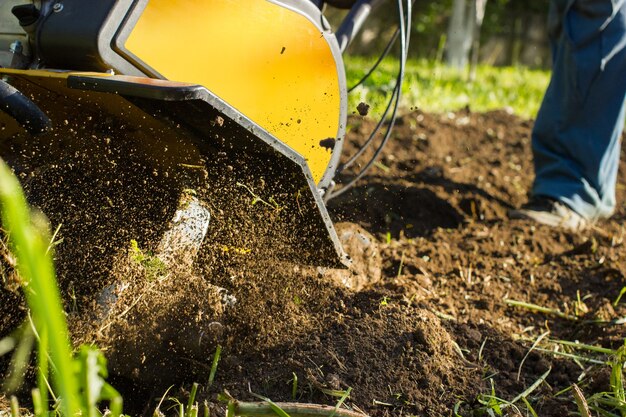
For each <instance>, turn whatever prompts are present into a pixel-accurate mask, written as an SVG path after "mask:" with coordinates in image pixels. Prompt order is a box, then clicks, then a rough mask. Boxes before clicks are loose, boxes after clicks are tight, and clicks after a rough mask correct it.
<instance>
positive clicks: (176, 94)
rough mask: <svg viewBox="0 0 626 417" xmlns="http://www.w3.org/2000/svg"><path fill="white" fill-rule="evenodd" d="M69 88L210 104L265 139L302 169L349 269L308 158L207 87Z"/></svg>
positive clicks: (127, 83)
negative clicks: (198, 101)
mask: <svg viewBox="0 0 626 417" xmlns="http://www.w3.org/2000/svg"><path fill="white" fill-rule="evenodd" d="M67 86H68V87H69V88H72V89H77V90H87V91H96V92H102V93H112V94H119V95H121V96H130V97H139V98H146V99H153V100H162V101H187V100H201V101H204V102H206V103H208V104H209V105H210V106H211V107H213V108H214V109H216V110H217V111H219V112H220V113H222V114H223V115H225V116H226V117H228V118H229V119H231V120H233V121H234V122H236V123H237V124H238V125H240V126H242V127H243V128H244V129H246V130H247V131H249V132H250V133H252V134H253V135H254V136H256V137H258V138H259V139H261V140H262V141H263V142H265V143H266V144H268V145H269V146H271V147H272V148H273V149H274V150H276V151H277V152H279V153H280V154H282V155H283V156H285V157H287V158H289V159H290V160H291V161H293V162H294V163H296V164H297V165H298V166H299V167H300V169H301V170H302V173H303V174H304V176H305V178H306V181H307V183H308V185H309V189H310V191H311V194H312V195H313V199H314V201H315V203H316V205H317V208H318V210H319V213H320V215H321V217H322V220H323V222H324V224H325V226H326V230H327V232H328V234H329V236H330V238H331V241H332V242H333V246H334V248H335V252H336V253H337V257H338V260H339V262H338V263H339V264H340V265H342V266H344V267H345V266H348V262H349V260H348V256H347V255H346V253H345V252H344V250H343V247H342V245H341V243H340V241H339V237H338V236H337V232H336V231H335V228H334V226H333V223H332V221H331V219H330V215H329V214H328V211H327V210H326V206H325V205H324V202H323V200H322V197H321V195H320V194H319V192H318V190H317V187H316V185H315V182H314V181H313V175H312V174H311V171H310V169H309V166H308V165H307V163H306V160H305V159H304V157H302V155H300V154H299V153H297V152H296V151H294V150H293V149H291V148H290V147H289V146H287V145H286V144H284V143H283V142H281V141H280V140H278V139H277V138H275V137H274V136H272V135H271V134H270V133H269V132H267V131H266V130H265V129H263V128H262V127H261V126H259V125H257V124H256V123H254V122H253V121H252V120H250V119H249V118H248V117H246V116H245V115H243V114H242V113H240V112H239V111H238V110H237V109H235V108H234V107H231V106H230V105H228V104H227V103H226V102H225V101H224V100H222V99H220V98H219V97H217V96H216V95H214V94H213V93H211V92H210V91H209V90H208V89H206V88H205V87H203V86H201V85H197V84H186V83H178V82H171V81H166V80H155V79H149V78H143V77H129V76H116V75H114V76H109V77H99V76H84V75H70V76H69V77H68V78H67Z"/></svg>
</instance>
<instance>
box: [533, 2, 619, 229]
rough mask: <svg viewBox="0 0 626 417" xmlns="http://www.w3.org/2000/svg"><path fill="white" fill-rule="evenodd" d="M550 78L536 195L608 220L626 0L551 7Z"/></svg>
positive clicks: (536, 147) (537, 145)
mask: <svg viewBox="0 0 626 417" xmlns="http://www.w3.org/2000/svg"><path fill="white" fill-rule="evenodd" d="M549 26H550V32H551V40H552V45H553V62H554V64H553V69H552V79H551V81H550V85H549V86H548V89H547V91H546V94H545V97H544V99H543V102H542V104H541V108H540V110H539V113H538V115H537V120H536V122H535V126H534V129H533V133H532V147H533V156H534V162H535V181H534V184H533V188H532V194H533V195H536V196H548V197H552V198H555V199H557V200H559V201H562V202H563V203H565V204H567V205H568V206H569V207H570V208H571V209H573V210H574V211H576V212H577V213H578V214H580V215H581V216H583V217H585V218H587V219H592V220H595V219H598V218H606V217H609V216H610V215H611V214H612V213H613V211H614V209H615V183H616V178H617V168H618V165H619V156H620V136H621V133H622V129H623V127H624V112H625V106H624V103H625V99H626V0H553V1H552V3H551V13H550V25H549Z"/></svg>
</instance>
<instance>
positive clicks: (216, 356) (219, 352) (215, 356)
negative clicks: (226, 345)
mask: <svg viewBox="0 0 626 417" xmlns="http://www.w3.org/2000/svg"><path fill="white" fill-rule="evenodd" d="M221 355H222V345H217V348H216V349H215V353H214V354H213V363H212V364H211V372H210V373H209V383H208V385H209V386H211V385H213V380H214V379H215V373H216V372H217V364H218V363H219V361H220V356H221Z"/></svg>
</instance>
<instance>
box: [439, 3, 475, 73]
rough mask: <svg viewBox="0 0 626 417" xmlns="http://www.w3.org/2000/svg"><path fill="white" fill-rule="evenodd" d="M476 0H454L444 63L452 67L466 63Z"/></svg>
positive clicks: (460, 66)
mask: <svg viewBox="0 0 626 417" xmlns="http://www.w3.org/2000/svg"><path fill="white" fill-rule="evenodd" d="M475 1H476V0H469V1H468V0H454V3H453V5H452V16H451V17H450V25H449V26H448V45H447V48H446V63H447V64H448V65H450V66H452V67H456V68H459V69H461V68H464V67H465V65H467V62H468V57H469V51H470V48H471V46H472V38H473V36H472V35H473V32H474V26H475V19H474V17H473V13H472V10H471V9H472V8H473V4H474V2H475Z"/></svg>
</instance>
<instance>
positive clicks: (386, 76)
mask: <svg viewBox="0 0 626 417" xmlns="http://www.w3.org/2000/svg"><path fill="white" fill-rule="evenodd" d="M548 8H549V0H526V1H522V0H417V1H416V2H415V5H414V11H413V17H412V27H411V45H410V54H409V57H410V62H409V65H408V68H407V75H406V82H405V85H404V88H403V94H404V98H403V101H402V106H403V107H405V108H420V109H422V110H425V111H433V112H442V111H454V110H458V109H459V108H463V107H469V108H470V109H471V110H474V111H488V110H492V109H499V108H505V109H507V110H510V111H511V112H514V113H516V114H518V115H519V116H522V117H525V118H532V117H534V115H535V114H536V111H537V109H538V106H539V103H540V101H541V98H542V96H543V92H544V90H545V88H546V86H547V83H548V81H549V68H550V65H551V57H550V44H549V40H548V30H547V15H548ZM344 13H345V12H342V11H337V10H331V9H330V8H329V9H328V11H327V13H326V14H327V16H328V17H329V20H330V21H331V23H333V24H334V23H335V22H339V21H340V20H341V18H342V16H343V14H344ZM397 18H398V17H397V9H396V7H395V2H394V1H393V0H390V1H389V2H388V5H385V6H383V7H381V8H380V9H378V10H377V11H376V13H374V15H373V16H372V17H371V18H370V21H368V24H367V26H366V27H365V28H364V29H363V30H362V32H361V33H360V35H359V38H358V39H357V41H355V42H354V43H353V44H352V45H351V46H350V48H349V51H348V53H349V57H348V58H347V59H346V70H347V77H348V85H349V86H350V85H352V83H356V82H357V81H358V80H359V79H360V78H361V76H362V75H363V74H364V73H365V72H367V70H368V69H369V68H370V67H371V65H372V64H373V63H374V62H375V61H376V59H377V58H378V56H379V55H380V54H381V53H382V51H383V50H384V48H385V46H386V44H387V43H388V42H389V39H390V38H391V37H392V36H393V33H394V31H395V28H396V22H397ZM397 47H398V46H397V45H396V51H397ZM397 56H398V54H397V53H393V52H392V53H390V54H389V58H387V59H385V61H384V62H383V64H382V65H381V68H380V69H379V71H377V73H376V74H375V75H374V76H372V77H370V79H369V80H368V81H367V82H365V83H364V85H363V86H361V87H359V88H357V89H355V91H354V93H353V94H352V96H351V105H352V104H353V102H354V103H356V104H358V102H360V101H365V102H367V103H368V104H372V106H373V111H374V113H376V112H378V111H379V110H380V106H381V105H382V103H384V102H386V99H385V97H386V96H387V95H388V94H389V93H390V88H391V85H392V84H393V79H394V76H395V74H396V71H397V69H396V68H397V66H396V65H397V58H394V57H397Z"/></svg>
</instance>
